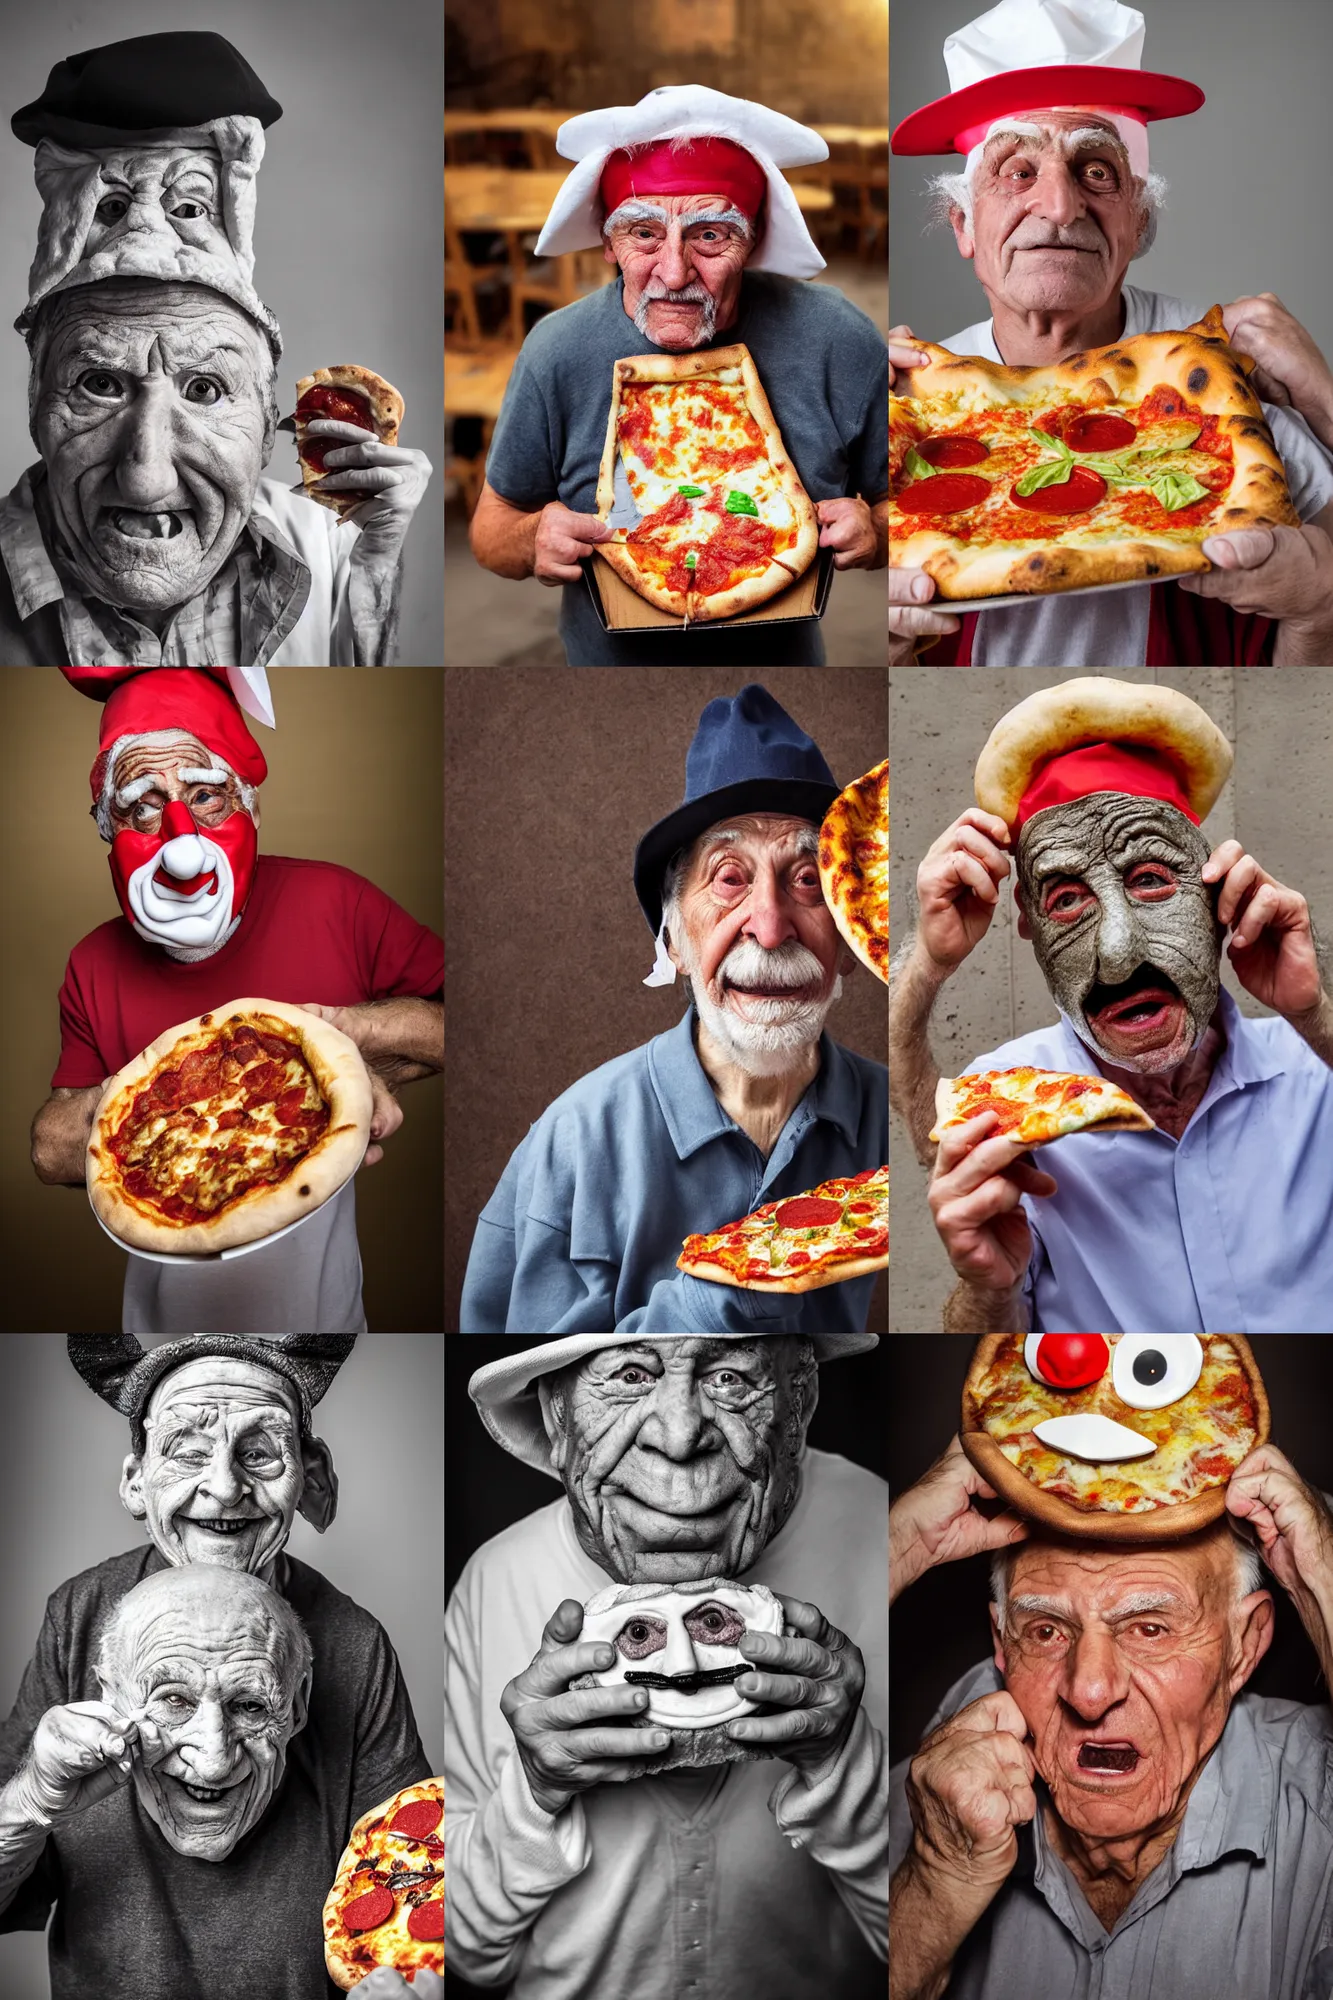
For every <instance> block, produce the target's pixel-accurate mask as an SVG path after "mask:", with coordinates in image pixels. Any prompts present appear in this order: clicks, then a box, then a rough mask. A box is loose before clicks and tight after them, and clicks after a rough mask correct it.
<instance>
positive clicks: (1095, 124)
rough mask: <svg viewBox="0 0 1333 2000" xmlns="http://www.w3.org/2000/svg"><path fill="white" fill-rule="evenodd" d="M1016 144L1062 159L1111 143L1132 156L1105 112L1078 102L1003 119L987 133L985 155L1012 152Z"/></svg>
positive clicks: (988, 156) (1116, 149)
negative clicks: (1088, 107) (1094, 109)
mask: <svg viewBox="0 0 1333 2000" xmlns="http://www.w3.org/2000/svg"><path fill="white" fill-rule="evenodd" d="M1015 146H1019V147H1021V148H1022V150H1023V151H1024V152H1033V153H1051V154H1053V155H1055V157H1056V158H1058V159H1070V158H1072V157H1073V156H1074V155H1075V154H1077V153H1080V152H1083V151H1084V150H1086V149H1089V148H1094V147H1108V148H1110V149H1111V150H1112V151H1113V152H1116V153H1118V154H1120V155H1121V157H1122V158H1128V154H1127V151H1126V148H1125V142H1124V140H1123V139H1122V138H1121V136H1120V134H1119V132H1117V130H1116V128H1115V126H1114V125H1113V124H1112V123H1111V121H1110V119H1109V118H1108V117H1107V116H1106V115H1105V113H1103V112H1099V111H1092V110H1088V109H1086V108H1084V107H1080V106H1078V105H1059V106H1053V107H1051V108H1050V109H1047V110H1041V111H1025V112H1023V113H1022V115H1021V116H1017V117H1014V118H1005V119H1003V120H1002V121H1001V122H1000V124H999V125H998V126H996V128H995V129H994V130H993V131H991V132H990V133H989V134H988V135H987V139H986V151H985V155H984V157H985V158H986V159H987V160H991V159H993V158H994V157H996V156H997V155H999V154H1002V153H1009V152H1012V151H1013V149H1014V147H1015Z"/></svg>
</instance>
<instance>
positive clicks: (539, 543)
mask: <svg viewBox="0 0 1333 2000" xmlns="http://www.w3.org/2000/svg"><path fill="white" fill-rule="evenodd" d="M614 533H615V530H614V529H613V528H612V527H610V526H609V525H608V523H607V522H605V521H599V520H598V518H597V516H596V515H595V514H576V513H575V512H574V511H573V509H572V508H570V507H566V506H565V505H564V503H563V501H560V500H550V501H548V502H547V504H546V506H545V507H543V508H542V510H541V513H540V514H539V515H538V516H537V539H536V542H535V543H534V545H533V560H532V574H533V575H534V576H535V577H536V578H537V580H538V582H539V583H547V584H557V583H581V582H582V581H583V571H582V570H581V569H580V568H579V563H580V562H581V561H582V559H583V557H584V556H590V555H591V554H592V552H593V550H594V549H595V548H596V546H597V544H598V542H609V541H610V539H611V537H612V535H613V534H614Z"/></svg>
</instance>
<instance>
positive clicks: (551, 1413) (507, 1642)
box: [445, 1334, 887, 2000]
mask: <svg viewBox="0 0 1333 2000" xmlns="http://www.w3.org/2000/svg"><path fill="white" fill-rule="evenodd" d="M874 1344H875V1340H874V1336H873V1335H865V1334H833V1335H827V1336H823V1337H816V1338H815V1339H814V1340H813V1341H812V1340H806V1339H798V1340H788V1339H764V1338H760V1339H745V1338H740V1337H728V1338H726V1339H691V1338H685V1339H654V1340H634V1341H631V1342H629V1343H628V1344H626V1343H623V1342H621V1341H619V1340H618V1339H617V1336H616V1335H614V1334H600V1335H599V1334H584V1335H580V1336H578V1337H576V1338H573V1339H565V1340H559V1341H550V1342H546V1343H545V1344H542V1345H538V1346H536V1347H533V1348H530V1349H528V1350H527V1351H525V1352H524V1353H521V1354H518V1355H512V1356H509V1357H507V1358H505V1359H502V1360H498V1361H493V1362H491V1363H489V1364H487V1365H486V1366H484V1367H482V1368H480V1369H478V1370H477V1372H476V1374H475V1375H474V1376H473V1378H472V1381H471V1383H470V1385H469V1386H470V1393H471V1395H472V1397H473V1400H474V1401H475V1402H476V1403H477V1405H478V1408H479V1410H480V1412H481V1416H482V1420H483V1422H484V1423H485V1424H486V1427H487V1429H488V1430H489V1431H490V1433H491V1435H492V1436H493V1437H494V1438H495V1439H496V1440H497V1442H498V1443H500V1444H501V1445H503V1446H504V1448H505V1449H506V1450H507V1451H510V1452H513V1453H514V1454H515V1456H517V1457H518V1458H521V1459H522V1460H523V1461H524V1462H525V1463H526V1464H528V1465H532V1466H535V1467H536V1468H537V1469H538V1470H539V1471H541V1472H544V1473H547V1474H549V1475H551V1476H553V1477H555V1478H556V1479H558V1480H559V1481H560V1482H561V1484H562V1485H563V1487H564V1496H563V1498H561V1499H560V1500H558V1501H556V1502H554V1503H553V1504H552V1505H551V1506H549V1507H543V1508H542V1509H540V1511H539V1512H537V1513H535V1514H530V1515H528V1516H527V1517H526V1519H524V1520H522V1521H519V1522H517V1523H515V1524H514V1526H512V1527H510V1528H508V1529H506V1530H505V1532H504V1533H503V1534H501V1535H498V1536H496V1537H495V1539H494V1540H493V1541H491V1542H488V1543H487V1544H486V1546H485V1547H484V1548H482V1549H480V1550H479V1551H478V1552H477V1554H476V1555H474V1556H473V1558H472V1560H471V1561H470V1562H469V1564H468V1566H467V1568H466V1570H465V1571H464V1573H463V1575H462V1577H461V1579H460V1580H459V1584H458V1587H457V1589H456V1591H455V1592H454V1595H453V1597H452V1599H451V1601H450V1604H449V1606H448V1608H447V1611H446V1629H445V1674H446V1714H447V1716H448V1729H447V1733H446V1743H445V1787H446V1799H447V1802H448V1810H447V1814H446V1826H445V1845H446V1851H447V1854H448V1863H447V1866H448V1873H449V1900H448V1912H447V1918H446V1922H447V1924H448V1934H447V1938H446V1946H445V1950H446V1957H447V1962H448V1963H449V1965H450V1966H452V1967H453V1968H454V1969H455V1970H457V1971H458V1972H461V1973H462V1975H463V1976H464V1978H465V1979H468V1980H472V1981H474V1982H475V1983H476V1984H478V1985H482V1986H499V1985H503V1984H505V1983H506V1982H507V1981H511V1980H512V1981H513V1982H514V1983H513V1985H512V1988H511V1991H512V1993H513V1995H514V2000H589V1996H590V1995H593V1994H608V1995H609V1994H636V1995H639V1996H641V2000H681V1996H683V1995H686V1994H688V1993H690V1992H691V1991H692V1990H694V1989H695V1988H696V1987H697V1989H698V1990H699V1991H700V1992H710V1993H727V1994H731V1993H736V1994H740V1993H747V1994H748V1993H753V1994H762V1993H771V1994H774V1995H777V1994H781V1995H782V2000H826V1996H828V1995H831V1994H837V1995H838V1996H839V2000H870V1996H874V1995H880V1994H882V1993H883V1991H884V1971H883V1959H884V1956H885V1951H886V1937H885V1926H886V1903H885V1898H886V1894H887V1877H886V1873H885V1868H884V1861H885V1844H886V1839H887V1820H886V1804H885V1799H884V1793H883V1774H884V1766H883V1761H882V1760H883V1756H884V1730H885V1723H886V1706H885V1703H886V1677H887V1645H886V1641H887V1631H886V1621H885V1591H884V1575H885V1562H886V1554H887V1551H886V1547H885V1521H886V1508H885V1503H886V1499H887V1494H886V1490H885V1487H884V1484H883V1481H882V1480H880V1479H878V1478H875V1477H874V1476H873V1475H871V1474H870V1473H868V1472H865V1471H863V1470H862V1469H861V1468H860V1467H858V1466H856V1465H853V1464H849V1463H848V1462H847V1460H845V1459H843V1458H839V1457H837V1456H836V1455H834V1454H831V1453H827V1452H821V1451H815V1450H811V1449H810V1448H808V1447H807V1445H806V1442H805V1438H806V1431H807V1428H808V1425H809V1422H810V1418H811V1416H812V1414H813V1411H814V1408H815V1400H816V1396H817V1392H818V1383H817V1377H818V1366H819V1364H820V1363H827V1362H829V1361H832V1360H834V1359H835V1358H837V1357H838V1356H845V1355H852V1354H857V1353H860V1352H862V1351H863V1350H865V1349H866V1348H869V1347H871V1346H873V1345H874ZM712 1577H719V1578H727V1579H732V1580H736V1579H743V1580H744V1581H745V1582H746V1583H749V1584H764V1585H767V1586H768V1587H769V1588H770V1589H771V1590H772V1591H774V1592H775V1593H776V1594H777V1595H778V1597H779V1598H780V1600H781V1604H782V1607H783V1611H784V1614H785V1634H786V1636H784V1637H781V1638H777V1637H772V1636H769V1635H766V1634H762V1633H747V1634H746V1636H745V1637H744V1638H743V1639H742V1640H741V1642H740V1652H741V1655H742V1657H743V1658H744V1659H745V1660H747V1661H749V1662H751V1663H752V1667H753V1671H752V1672H749V1673H746V1674H745V1675H743V1676H742V1677H741V1678H740V1679H739V1680H737V1681H736V1682H735V1683H734V1686H735V1690H736V1693H737V1694H738V1695H740V1696H742V1697H749V1698H751V1699H753V1700H754V1701H756V1702H757V1703H759V1704H761V1712H759V1713H755V1714H751V1715H748V1716H746V1717H744V1718H743V1719H741V1720H738V1721H734V1722H731V1723H728V1724H727V1725H726V1734H727V1737H728V1739H729V1742H730V1745H731V1746H732V1748H733V1751H735V1752H740V1753H743V1761H728V1762H725V1763H724V1764H723V1765H722V1766H721V1767H720V1768H719V1766H718V1765H716V1764H714V1765H712V1766H709V1767H702V1768H699V1767H687V1768H680V1769H674V1770H671V1771H667V1772H664V1773H662V1774H660V1775H645V1774H644V1766H645V1764H646V1763H649V1762H651V1761H652V1760H653V1759H655V1758H659V1757H660V1756H661V1755H662V1752H663V1748H664V1743H663V1736H659V1735H657V1734H656V1733H655V1732H654V1731H653V1730H651V1729H648V1730H636V1729H635V1728H633V1727H632V1723H633V1719H634V1717H635V1716H636V1715H638V1714H640V1713H641V1712H642V1710H643V1708H644V1707H645V1705H646V1700H645V1697H644V1690H643V1689H641V1688H639V1689H636V1688H635V1687H633V1686H632V1685H627V1684H626V1683H625V1682H623V1681H622V1682H620V1683H619V1684H618V1685H614V1686H607V1687H593V1688H588V1687H585V1686H583V1685H581V1684H580V1685H578V1686H577V1687H575V1688H574V1689H573V1691H571V1683H577V1682H579V1681H580V1676H582V1675H584V1674H587V1673H591V1672H594V1671H596V1670H598V1669H599V1668H600V1669H604V1668H606V1667H607V1666H609V1665H610V1664H611V1662H612V1661H613V1660H614V1658H615V1654H614V1652H613V1651H612V1650H611V1649H610V1648H603V1647H601V1646H599V1645H595V1644H583V1643H580V1642H579V1632H580V1629H581V1626H582V1619H583V1610H582V1607H583V1605H584V1604H585V1603H586V1601H587V1600H588V1599H589V1598H591V1597H593V1596H594V1595H596V1594H598V1593H599V1592H601V1591H603V1590H604V1589H605V1588H606V1585H607V1580H608V1578H609V1579H611V1580H613V1581H614V1582H615V1583H619V1584H630V1583H647V1582H665V1583H679V1582H681V1581H684V1580H689V1579H700V1578H712ZM663 1735H665V1732H663Z"/></svg>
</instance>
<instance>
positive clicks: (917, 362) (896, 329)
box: [889, 326, 930, 388]
mask: <svg viewBox="0 0 1333 2000" xmlns="http://www.w3.org/2000/svg"><path fill="white" fill-rule="evenodd" d="M929 359H930V356H929V355H928V354H927V353H926V352H925V350H924V348H920V347H918V346H917V344H916V339H915V337H914V335H913V333H912V329H911V327H910V326H891V327H890V328H889V387H890V388H892V387H893V385H894V383H895V382H896V381H897V379H898V375H897V371H898V369H900V368H924V367H925V365H926V363H927V362H928V361H929Z"/></svg>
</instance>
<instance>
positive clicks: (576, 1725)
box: [500, 1597, 671, 1815]
mask: <svg viewBox="0 0 1333 2000" xmlns="http://www.w3.org/2000/svg"><path fill="white" fill-rule="evenodd" d="M582 1626H583V1606H582V1605H581V1604H580V1603H579V1602H578V1601H577V1599H575V1598H573V1597H567V1598H565V1599H564V1601H563V1602H562V1603H560V1604H558V1605H557V1606H556V1608H555V1610H554V1611H553V1612H552V1614H551V1616H550V1617H549V1618H548V1619H547V1621H546V1625H545V1628H544V1630H543V1632H542V1642H541V1645H540V1646H539V1648H538V1649H537V1653H536V1657H535V1658H534V1659H532V1660H531V1661H530V1662H529V1664H528V1665H527V1666H526V1667H525V1668H524V1669H523V1671H522V1673H521V1674H516V1675H515V1676H514V1678H513V1680H512V1681H510V1682H509V1684H508V1686H507V1687H506V1688H505V1690H504V1692H503V1693H502V1694H501V1696H500V1712H501V1714H502V1715H503V1716H504V1719H505V1721H506V1722H507V1723H508V1724H509V1727H510V1728H511V1729H512V1730H513V1732H514V1742H515V1745H516V1746H517V1749H518V1756H519V1762H520V1763H521V1764H522V1766H523V1770H524V1774H525V1776H526V1777H527V1781H528V1789H529V1790H530V1791H531V1793H532V1796H533V1798H534V1799H535V1800H536V1801H537V1804H538V1805H539V1806H540V1807H541V1808H542V1811H543V1812H548V1813H551V1814H552V1815H554V1814H556V1813H560V1812H563V1811H564V1809H565V1807H566V1806H567V1805H568V1804H569V1802H570V1800H571V1799H572V1798H574V1797H575V1796H576V1795H577V1794H578V1793H579V1792H586V1791H588V1790H590V1789H591V1787H592V1786H593V1785H623V1784H626V1783H627V1782H628V1781H629V1780H630V1779H631V1778H637V1777H640V1776H641V1775H642V1759H644V1758H645V1757H656V1756H660V1755H661V1753H662V1751H664V1750H665V1749H666V1748H667V1747H668V1746H669V1744H670V1742H671V1738H670V1735H669V1734H668V1732H667V1731H666V1730H665V1729H632V1728H630V1727H629V1726H628V1719H629V1717H630V1716H634V1715H641V1714H642V1713H643V1711H644V1709H645V1708H647V1706H648V1690H647V1689H646V1688H641V1687H628V1686H625V1685H623V1684H617V1685H614V1686H612V1687H598V1688H577V1689H575V1690H574V1691H573V1692H572V1693H571V1692H569V1683H570V1682H571V1681H573V1680H577V1679H578V1678H579V1676H580V1675H581V1674H593V1673H604V1672H605V1671H606V1669H607V1668H608V1667H613V1666H614V1665H615V1661H616V1655H615V1648H614V1647H613V1646H607V1645H604V1644H601V1643H600V1642H599V1643H598V1644H595V1645H590V1644H583V1645H581V1644H578V1643H576V1642H577V1640H578V1635H579V1632H580V1630H581V1629H582ZM622 1722H623V1723H625V1724H626V1726H625V1727H624V1728H617V1727H615V1725H616V1724H617V1723H622Z"/></svg>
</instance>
